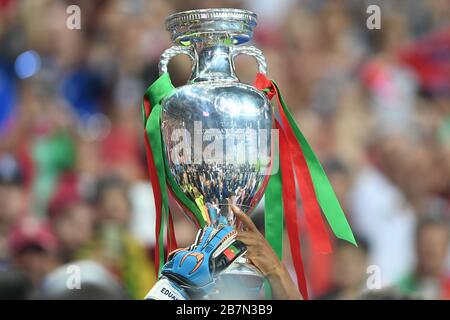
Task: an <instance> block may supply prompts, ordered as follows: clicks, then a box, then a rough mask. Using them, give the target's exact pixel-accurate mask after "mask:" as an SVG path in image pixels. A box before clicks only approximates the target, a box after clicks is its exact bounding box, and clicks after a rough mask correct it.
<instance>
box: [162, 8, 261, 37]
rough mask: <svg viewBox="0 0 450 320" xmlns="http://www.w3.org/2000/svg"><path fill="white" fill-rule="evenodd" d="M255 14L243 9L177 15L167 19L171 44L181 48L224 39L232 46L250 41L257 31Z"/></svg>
mask: <svg viewBox="0 0 450 320" xmlns="http://www.w3.org/2000/svg"><path fill="white" fill-rule="evenodd" d="M256 22H257V16H256V14H255V13H253V12H251V11H248V10H241V9H226V8H220V9H198V10H189V11H183V12H178V13H174V14H172V15H170V16H169V17H168V18H167V19H166V28H167V30H168V31H169V32H170V33H171V34H172V41H173V42H175V43H179V44H181V45H190V44H192V43H193V42H198V41H203V40H204V39H205V38H208V37H214V36H217V35H224V36H226V37H228V38H230V39H231V41H232V43H233V44H240V43H244V42H247V41H249V40H250V39H251V38H252V36H253V29H254V28H255V27H256Z"/></svg>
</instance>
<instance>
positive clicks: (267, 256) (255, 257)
mask: <svg viewBox="0 0 450 320" xmlns="http://www.w3.org/2000/svg"><path fill="white" fill-rule="evenodd" d="M256 22H257V17H256V15H255V14H254V13H252V12H249V11H246V10H238V9H201V10H192V11H185V12H180V13H176V14H173V15H171V16H169V17H168V18H167V20H166V27H167V30H168V31H169V32H170V33H171V36H172V41H173V43H174V45H173V46H172V47H171V48H169V49H167V50H166V51H165V52H164V53H163V54H162V55H161V60H160V63H159V71H160V77H159V78H158V79H157V80H156V81H155V82H154V83H153V84H152V85H151V86H150V87H149V89H148V90H147V91H146V93H145V95H144V102H143V106H142V111H143V118H144V126H145V141H146V150H147V160H148V166H149V173H150V178H151V182H152V186H153V189H154V196H155V204H156V209H157V212H156V229H155V231H156V238H157V244H156V265H157V270H159V271H160V272H159V274H158V276H159V281H158V282H157V283H156V285H155V286H154V287H153V288H152V289H151V290H150V292H149V294H148V295H147V298H148V299H208V298H212V299H227V298H234V299H236V298H247V299H249V298H256V297H257V296H258V294H259V292H260V289H261V287H262V284H263V282H264V279H265V278H266V279H268V280H269V282H270V284H271V287H272V293H273V294H274V295H278V296H277V297H278V298H283V297H284V298H300V297H301V295H300V293H299V291H298V290H297V289H296V288H295V285H293V284H292V280H291V279H290V277H289V275H288V273H287V271H286V269H285V268H284V266H283V265H282V263H281V262H280V259H279V258H280V257H281V243H280V241H282V232H283V219H285V220H286V225H288V226H289V227H288V228H287V229H288V232H289V235H290V240H291V252H292V255H293V256H294V255H295V256H296V257H297V259H294V262H297V263H296V270H298V269H302V268H301V266H300V265H299V264H298V262H299V261H300V262H301V257H300V253H299V246H298V243H297V242H298V221H297V220H296V210H295V202H296V199H295V193H296V190H295V181H294V180H293V179H294V178H293V176H294V174H297V173H298V174H299V175H298V176H297V179H299V178H300V179H301V181H299V185H301V183H302V182H304V181H306V180H308V179H306V178H307V177H306V178H304V177H301V176H300V172H302V173H304V172H305V171H304V169H305V168H306V170H307V171H308V166H307V165H306V164H307V159H308V158H307V157H304V158H303V160H304V167H303V169H302V168H301V167H300V166H295V163H296V161H294V159H293V158H291V153H293V154H297V153H298V154H299V153H302V154H304V153H306V152H307V151H308V150H303V149H304V148H306V147H309V145H307V143H306V145H303V146H302V144H301V143H302V141H303V140H302V139H300V138H301V137H302V136H301V137H300V138H299V137H298V136H297V135H296V130H295V129H298V128H297V126H296V124H295V122H293V123H290V122H289V119H290V118H292V117H290V114H289V111H288V110H287V109H286V108H285V106H284V104H283V106H281V104H282V103H283V102H282V98H281V97H280V96H279V92H278V89H277V87H276V85H275V84H273V83H272V82H271V81H269V80H268V79H267V78H266V77H265V74H266V69H267V67H266V62H265V58H264V56H263V54H262V52H261V51H260V50H259V49H257V48H256V47H254V46H249V45H244V43H246V42H248V41H250V40H251V38H252V35H253V29H254V28H255V26H256ZM179 54H184V55H187V56H188V57H189V58H190V60H191V62H192V74H191V77H190V79H189V81H188V83H187V84H186V85H183V86H181V87H178V88H174V87H173V86H172V84H171V82H170V76H169V74H168V72H167V66H168V63H169V62H170V60H171V59H172V58H173V57H175V56H177V55H179ZM241 54H245V55H250V56H252V57H254V58H255V60H256V62H257V64H258V70H259V73H258V75H257V80H256V81H255V85H249V84H244V83H241V82H240V81H239V79H238V78H237V76H236V73H235V67H234V59H235V58H236V57H237V56H238V55H241ZM273 96H277V101H278V102H279V103H280V112H281V116H282V117H281V119H282V121H286V123H282V124H280V123H279V122H278V121H277V120H276V117H274V114H273V108H272V105H271V103H270V102H269V98H271V97H273ZM292 119H293V118H292ZM293 128H294V130H293ZM273 129H276V130H273ZM288 129H289V130H288ZM280 130H281V132H282V136H281V137H280V140H279V141H278V135H277V134H276V133H278V131H280ZM274 133H275V134H274ZM300 134H301V132H300ZM274 137H275V138H274ZM289 140H292V141H289ZM278 145H279V148H278ZM291 145H292V149H291V150H287V149H285V148H286V147H287V146H291ZM283 148H284V149H283ZM278 149H279V152H278ZM300 151H304V152H300ZM311 152H312V151H311ZM312 155H314V154H313V153H312ZM314 157H315V156H314ZM314 157H310V159H313V160H314V159H315V158H314ZM316 161H317V160H316ZM279 164H281V169H282V170H281V173H280V170H279V167H280V165H279ZM319 167H320V164H319ZM320 169H321V167H320ZM322 171H323V170H322ZM289 172H291V173H290V174H289ZM282 173H284V175H283V174H282ZM321 174H323V172H321ZM325 179H326V177H325ZM313 180H314V177H313V172H311V176H309V180H308V181H309V185H306V188H305V189H304V190H310V191H311V192H310V194H309V197H310V199H309V200H310V201H308V203H314V201H315V203H316V206H317V210H320V209H318V208H319V203H320V201H319V200H317V199H316V197H315V189H314V188H315V185H313V182H314V181H313ZM308 181H306V182H305V183H307V182H308ZM326 182H328V180H326ZM308 186H309V189H308ZM302 190H303V188H302ZM266 191H267V192H266ZM265 192H266V212H265V218H266V230H265V232H266V238H267V240H268V241H266V239H265V238H264V237H263V236H262V235H261V233H259V231H258V230H257V228H256V227H255V225H254V224H253V223H252V221H251V220H250V218H249V217H248V215H249V214H250V213H251V212H252V210H253V209H254V208H255V207H256V205H257V204H258V203H259V201H260V200H261V198H262V197H263V195H264V193H265ZM267 193H269V194H267ZM169 195H170V196H171V197H172V198H173V199H175V200H176V202H177V203H178V205H179V206H180V207H181V208H182V209H183V212H184V213H185V214H186V216H187V217H188V218H189V219H190V220H191V221H192V222H193V223H194V224H196V225H197V226H198V228H199V232H198V234H197V237H196V240H195V242H194V243H193V244H192V245H191V246H189V247H188V248H177V247H176V239H175V234H174V233H175V230H174V228H173V222H172V217H171V212H170V210H169V205H168V202H169V201H168V199H169ZM333 195H334V193H333ZM285 197H286V198H285ZM305 199H306V198H305ZM302 200H304V198H303V197H302ZM292 204H294V206H292ZM338 206H339V205H338ZM310 207H311V208H312V206H310ZM307 209H308V208H306V207H305V214H306V211H307V212H308V214H313V213H314V212H313V210H312V209H311V210H310V209H308V210H307ZM322 209H323V208H322ZM339 209H340V207H339ZM324 211H325V210H324ZM283 212H284V217H283ZM315 214H319V216H318V217H316V219H309V221H313V223H316V224H318V225H312V226H311V230H321V229H320V227H321V226H322V227H323V222H322V220H321V217H320V211H317V212H315ZM327 218H328V216H327ZM331 220H336V217H335V218H334V219H331ZM341 220H342V219H341ZM344 220H345V216H344ZM267 221H270V222H271V224H268V223H267ZM314 221H315V222H314ZM328 221H330V219H328ZM321 223H322V224H321ZM345 223H346V220H345ZM345 223H344V229H345ZM318 226H319V227H318ZM347 226H348V224H347ZM272 227H273V228H272ZM331 227H332V228H333V225H331ZM348 228H349V227H348ZM272 229H273V230H272ZM275 229H276V230H275ZM323 230H324V231H325V228H323ZM333 231H335V230H334V229H333ZM338 231H339V230H338ZM344 231H345V230H344ZM350 234H351V230H350ZM347 236H348V232H347ZM341 237H342V232H341ZM348 237H349V236H348ZM165 238H166V239H167V241H166V242H164V239H165ZM317 238H318V239H319V238H320V239H319V240H320V241H319V245H321V246H323V247H324V248H321V249H327V245H329V244H328V242H327V240H328V238H327V234H326V231H325V233H323V234H317ZM322 238H326V239H322ZM349 240H350V241H351V240H352V236H351V237H350V238H349ZM353 241H354V239H353ZM269 243H270V244H269ZM165 246H167V247H168V249H169V252H170V253H169V254H168V255H167V257H165V255H164V247H165ZM296 250H297V251H296ZM325 251H326V250H325ZM299 259H300V260H299ZM298 275H299V274H297V276H298ZM298 278H300V280H299V281H301V279H302V277H298ZM299 287H301V285H300V283H299ZM300 290H301V289H300ZM302 294H303V296H305V293H304V292H302Z"/></svg>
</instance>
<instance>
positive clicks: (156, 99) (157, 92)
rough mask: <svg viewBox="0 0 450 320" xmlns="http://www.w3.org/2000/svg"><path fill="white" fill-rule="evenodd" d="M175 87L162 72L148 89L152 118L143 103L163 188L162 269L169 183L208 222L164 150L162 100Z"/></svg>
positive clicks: (195, 212) (166, 74)
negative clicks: (182, 188)
mask: <svg viewBox="0 0 450 320" xmlns="http://www.w3.org/2000/svg"><path fill="white" fill-rule="evenodd" d="M174 89H175V88H174V86H173V85H172V82H171V80H170V76H169V74H168V73H167V72H166V73H164V74H162V75H161V76H160V77H159V78H158V79H157V80H156V81H155V82H154V83H153V84H152V85H151V86H150V87H149V88H148V89H147V90H146V92H145V96H146V97H147V98H148V100H149V102H150V104H151V107H152V109H151V112H150V115H149V117H148V118H147V117H146V113H145V108H144V104H142V115H143V119H144V126H145V132H146V134H147V137H148V141H149V143H150V148H151V149H152V154H153V161H154V164H155V168H156V171H157V176H158V182H159V187H160V190H161V201H162V211H161V225H160V232H159V239H157V241H158V243H159V257H160V260H159V270H161V268H162V267H163V265H164V228H165V225H166V223H168V220H169V197H168V193H167V187H168V186H169V187H170V188H171V190H172V191H173V193H174V195H175V197H176V198H177V200H178V201H180V202H181V203H182V204H183V205H184V206H185V207H186V208H187V209H188V210H190V211H191V212H192V213H193V214H194V216H195V217H196V219H197V221H198V222H199V224H200V226H201V227H203V226H204V225H205V220H204V218H203V216H202V214H201V211H200V209H199V208H198V206H197V205H196V204H195V202H193V201H192V200H190V199H189V198H188V197H187V196H186V195H185V194H184V193H183V191H182V190H181V188H180V186H179V185H178V184H177V183H176V181H175V179H174V177H173V175H172V173H171V172H170V168H169V166H168V162H167V159H166V157H165V154H164V150H163V143H162V135H161V112H162V107H161V101H162V100H163V99H164V98H165V97H167V96H168V95H169V94H171V93H172V92H173V90H174Z"/></svg>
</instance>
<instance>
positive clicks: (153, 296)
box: [145, 277, 189, 300]
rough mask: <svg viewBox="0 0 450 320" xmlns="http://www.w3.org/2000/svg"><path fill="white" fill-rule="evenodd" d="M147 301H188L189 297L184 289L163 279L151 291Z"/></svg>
mask: <svg viewBox="0 0 450 320" xmlns="http://www.w3.org/2000/svg"><path fill="white" fill-rule="evenodd" d="M145 299H146V300H188V299H189V297H188V296H187V294H186V293H185V292H184V290H183V289H181V288H179V287H178V286H177V285H176V284H175V283H173V282H172V281H170V280H169V279H167V278H165V277H163V278H161V279H160V280H158V282H156V284H155V285H154V286H153V288H152V289H151V290H150V291H149V293H148V294H147V296H146V297H145Z"/></svg>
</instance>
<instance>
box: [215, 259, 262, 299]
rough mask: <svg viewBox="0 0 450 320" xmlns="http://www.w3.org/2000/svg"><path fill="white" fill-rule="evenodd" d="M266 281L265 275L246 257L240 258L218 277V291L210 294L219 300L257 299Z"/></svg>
mask: <svg viewBox="0 0 450 320" xmlns="http://www.w3.org/2000/svg"><path fill="white" fill-rule="evenodd" d="M263 282H264V276H263V275H262V273H261V272H260V271H259V270H258V268H256V267H255V266H254V265H252V264H251V263H249V262H248V261H247V259H245V257H240V258H238V259H237V260H236V261H235V262H234V263H233V264H232V265H231V266H230V267H228V269H227V270H225V271H223V272H222V273H221V274H220V276H219V278H218V279H217V282H216V283H217V291H216V292H215V293H213V294H210V295H209V298H210V299H218V300H236V299H242V300H255V299H258V298H259V293H260V291H261V287H262V285H263Z"/></svg>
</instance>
